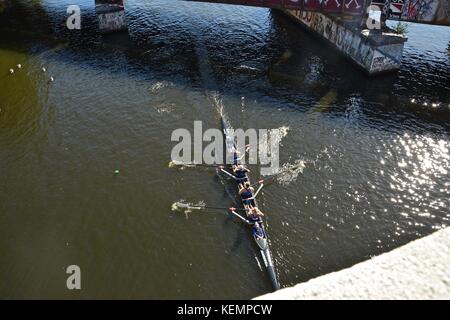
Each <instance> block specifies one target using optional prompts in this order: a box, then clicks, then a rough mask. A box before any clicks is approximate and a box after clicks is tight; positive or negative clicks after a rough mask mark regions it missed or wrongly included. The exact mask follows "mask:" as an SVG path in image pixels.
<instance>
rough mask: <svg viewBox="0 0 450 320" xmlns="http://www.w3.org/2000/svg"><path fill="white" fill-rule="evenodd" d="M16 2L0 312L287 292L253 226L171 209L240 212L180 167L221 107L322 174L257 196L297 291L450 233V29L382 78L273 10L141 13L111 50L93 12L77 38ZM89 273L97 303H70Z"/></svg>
mask: <svg viewBox="0 0 450 320" xmlns="http://www.w3.org/2000/svg"><path fill="white" fill-rule="evenodd" d="M14 3H15V6H14V8H13V9H12V11H9V12H7V13H6V14H3V15H0V109H1V111H0V279H1V281H0V297H1V298H64V299H69V298H163V299H168V298H251V297H254V296H257V295H260V294H263V293H266V292H268V291H270V290H271V286H270V281H269V279H268V278H267V276H266V274H265V272H264V271H262V270H260V268H259V267H258V263H257V259H259V256H258V255H257V253H256V251H255V250H254V249H255V248H254V247H253V245H252V243H251V241H250V238H249V236H248V232H247V231H248V230H247V229H246V228H245V227H244V226H243V225H242V224H240V223H237V222H235V221H234V220H233V219H232V218H230V217H229V216H227V214H226V213H222V212H220V211H219V212H211V211H205V212H199V213H191V214H187V215H184V214H183V213H178V212H173V211H172V210H171V205H172V203H173V202H175V201H178V200H180V199H187V200H190V201H200V200H203V201H205V202H206V203H208V204H212V205H220V206H229V205H231V204H232V203H231V200H230V198H229V196H228V195H227V194H226V192H225V188H224V186H223V185H222V184H221V182H220V181H219V180H218V179H217V177H216V175H215V172H214V171H212V170H208V169H205V168H195V169H192V168H191V169H184V170H178V169H175V168H170V167H169V166H168V163H169V161H170V152H171V149H172V147H173V145H174V143H173V142H171V141H170V136H171V133H172V131H173V130H175V129H177V128H187V129H190V130H192V128H193V121H194V120H202V121H203V123H204V126H205V127H209V128H214V127H219V119H218V114H217V107H218V106H223V108H224V110H225V112H226V113H227V114H228V116H229V118H230V119H231V123H232V124H233V125H234V126H235V127H242V128H284V129H285V131H286V132H287V134H286V136H285V137H284V138H283V139H282V146H281V148H280V160H281V163H282V164H285V163H294V162H295V161H300V160H301V161H304V162H305V168H304V170H303V172H302V173H300V174H299V175H298V176H297V177H296V178H295V179H292V180H291V181H289V182H287V183H284V184H283V183H275V184H272V185H270V186H267V188H265V190H264V191H263V192H262V194H261V196H260V199H259V203H260V205H261V207H262V208H263V210H264V212H266V214H267V219H266V221H267V225H268V232H269V234H270V236H271V248H272V251H273V258H274V261H275V264H276V267H277V272H278V275H279V279H280V282H281V284H282V285H283V286H289V285H293V284H295V283H298V282H301V281H306V280H308V279H310V278H312V277H316V276H319V275H322V274H325V273H328V272H331V271H336V270H339V269H342V268H345V267H348V266H351V265H353V264H355V263H357V262H360V261H363V260H365V259H367V258H369V257H371V256H374V255H377V254H380V253H382V252H386V251H389V250H391V249H393V248H396V247H398V246H400V245H402V244H405V243H407V242H409V241H411V240H413V239H416V238H419V237H422V236H424V235H427V234H430V233H431V232H433V231H435V230H437V229H440V228H443V227H445V226H447V225H448V224H449V218H450V213H449V204H450V201H449V196H450V176H449V170H450V168H449V165H450V153H449V148H450V142H449V128H450V109H449V104H450V89H449V83H450V66H449V61H450V54H449V52H448V49H447V48H448V43H449V41H450V32H449V29H448V28H445V27H435V26H424V25H414V24H411V25H410V26H409V37H410V40H409V41H408V42H407V43H406V48H405V52H404V57H403V62H402V67H401V70H400V71H399V72H398V73H395V74H391V75H387V76H383V77H379V78H367V77H366V76H364V75H363V74H362V73H361V72H360V71H358V70H356V69H354V68H353V67H352V66H351V65H350V64H349V63H348V62H347V61H346V60H345V59H344V58H342V57H341V56H339V55H337V54H336V53H335V52H334V51H332V50H330V49H329V48H328V47H326V46H325V45H324V44H323V43H321V42H320V41H317V39H315V38H314V37H311V36H310V35H309V34H308V33H306V32H304V31H303V30H302V29H300V28H299V27H297V26H296V25H294V24H293V23H292V22H291V21H290V20H287V19H286V18H285V17H283V16H282V15H280V14H277V13H276V12H271V11H269V10H266V9H258V8H250V7H236V6H226V5H208V4H202V3H188V2H183V1H176V0H172V1H162V0H161V1H160V0H155V1H138V0H135V1H132V0H129V1H128V2H127V6H126V8H127V18H128V20H129V33H128V34H122V35H113V36H108V37H102V36H100V35H99V34H98V33H97V31H96V20H95V14H94V5H93V3H94V1H93V0H92V1H88V0H85V1H77V3H79V4H81V8H82V12H83V20H82V27H83V28H82V30H81V31H72V32H71V31H69V30H66V29H65V27H64V23H65V17H66V7H67V6H68V5H69V4H73V2H70V1H56V0H52V1H14ZM18 63H20V64H22V66H23V67H22V69H20V70H19V69H17V68H16V67H15V66H16V65H17V64H18ZM42 66H45V68H46V69H47V72H46V73H43V72H41V68H42ZM10 68H15V69H16V72H15V73H14V75H10V74H9V73H8V70H9V69H10ZM50 76H53V77H54V79H55V81H54V82H53V83H48V79H49V77H50ZM411 99H415V100H414V101H415V102H414V103H413V102H411ZM424 102H426V103H427V106H423V103H424ZM433 103H435V104H439V106H438V107H433V106H432V104H433ZM256 169H257V168H254V170H255V171H257V170H256ZM115 170H119V171H120V173H119V174H114V171H115ZM260 263H261V262H260ZM72 264H76V265H79V266H80V267H81V271H82V281H81V282H82V290H81V291H69V290H67V289H66V277H67V275H66V273H65V269H66V267H67V266H69V265H72Z"/></svg>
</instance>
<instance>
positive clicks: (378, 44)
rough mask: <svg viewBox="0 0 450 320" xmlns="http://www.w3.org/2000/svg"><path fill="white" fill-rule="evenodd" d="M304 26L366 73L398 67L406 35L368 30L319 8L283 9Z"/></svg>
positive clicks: (371, 73)
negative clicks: (317, 10)
mask: <svg viewBox="0 0 450 320" xmlns="http://www.w3.org/2000/svg"><path fill="white" fill-rule="evenodd" d="M283 12H284V13H285V14H287V15H288V16H289V17H291V18H293V19H294V20H295V21H297V22H298V23H300V24H301V25H302V26H303V27H304V28H306V29H307V30H309V31H312V32H313V33H315V34H317V35H319V36H320V37H321V38H323V39H324V40H325V41H327V42H328V43H330V44H331V45H332V46H333V47H335V48H336V49H337V50H338V51H340V52H341V53H343V54H344V55H345V56H346V57H347V58H349V59H350V60H351V61H353V62H354V63H355V64H356V65H357V66H359V67H360V68H362V69H363V70H364V71H366V72H367V73H368V74H370V75H375V74H380V73H385V72H389V71H395V70H397V69H399V68H400V61H401V58H402V54H403V46H404V43H405V42H406V41H407V37H406V36H403V35H399V34H396V33H394V32H392V31H391V30H389V29H383V31H381V30H369V29H364V28H361V27H359V25H355V23H345V22H341V21H338V20H337V19H336V18H333V17H330V16H327V15H325V14H323V13H319V12H311V11H309V12H306V11H301V10H283Z"/></svg>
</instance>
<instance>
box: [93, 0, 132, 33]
mask: <svg viewBox="0 0 450 320" xmlns="http://www.w3.org/2000/svg"><path fill="white" fill-rule="evenodd" d="M95 12H96V14H97V19H98V28H99V30H100V32H101V33H111V32H116V31H123V30H127V29H128V25H127V20H126V18H125V9H124V6H123V0H95Z"/></svg>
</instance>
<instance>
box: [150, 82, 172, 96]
mask: <svg viewBox="0 0 450 320" xmlns="http://www.w3.org/2000/svg"><path fill="white" fill-rule="evenodd" d="M171 86H173V83H171V82H168V81H158V82H156V83H155V84H153V85H152V86H151V87H150V89H149V90H150V92H151V93H158V92H159V91H160V90H161V89H163V88H167V87H171Z"/></svg>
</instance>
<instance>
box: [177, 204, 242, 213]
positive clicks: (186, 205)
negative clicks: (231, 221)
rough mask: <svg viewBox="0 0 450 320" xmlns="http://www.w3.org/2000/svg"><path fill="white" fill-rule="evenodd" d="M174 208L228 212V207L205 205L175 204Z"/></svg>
mask: <svg viewBox="0 0 450 320" xmlns="http://www.w3.org/2000/svg"><path fill="white" fill-rule="evenodd" d="M175 206H177V207H178V208H183V209H194V210H202V209H217V210H228V209H229V207H215V206H207V205H190V204H188V203H183V202H176V203H175ZM236 210H239V211H245V209H243V208H238V209H236Z"/></svg>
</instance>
